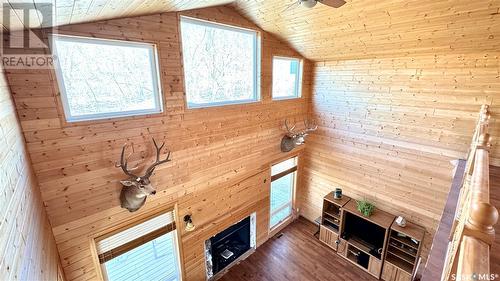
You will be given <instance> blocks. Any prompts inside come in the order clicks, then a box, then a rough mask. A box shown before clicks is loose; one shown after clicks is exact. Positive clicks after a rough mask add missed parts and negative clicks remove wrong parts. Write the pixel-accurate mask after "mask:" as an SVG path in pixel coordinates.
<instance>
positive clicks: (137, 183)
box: [116, 139, 170, 212]
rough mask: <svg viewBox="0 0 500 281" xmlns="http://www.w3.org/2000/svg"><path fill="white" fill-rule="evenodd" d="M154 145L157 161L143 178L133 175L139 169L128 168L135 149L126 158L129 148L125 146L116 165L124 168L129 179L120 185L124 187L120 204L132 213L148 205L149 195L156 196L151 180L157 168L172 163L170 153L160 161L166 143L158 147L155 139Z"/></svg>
mask: <svg viewBox="0 0 500 281" xmlns="http://www.w3.org/2000/svg"><path fill="white" fill-rule="evenodd" d="M153 144H154V146H155V148H156V160H155V161H154V162H153V164H151V165H150V166H149V167H148V168H147V169H146V172H145V173H144V175H143V176H138V175H136V174H135V173H133V171H134V170H137V169H138V167H134V168H129V167H128V158H129V157H130V156H131V155H132V154H133V149H132V152H131V153H130V154H129V155H128V156H127V157H125V149H126V148H127V144H125V145H124V146H123V148H122V153H121V157H120V163H117V164H116V167H117V168H122V170H123V172H124V173H125V175H127V176H128V177H129V178H128V179H126V180H122V181H120V183H121V184H122V185H123V187H122V191H121V193H120V203H121V207H122V208H125V209H127V210H129V211H130V212H135V211H137V210H139V209H140V208H141V207H142V206H143V205H144V203H146V198H147V197H148V195H154V194H156V189H155V188H154V187H153V186H152V185H151V181H150V179H149V178H150V177H151V176H152V175H153V172H154V170H155V168H156V166H158V165H160V164H163V163H166V162H169V161H170V151H168V154H167V157H166V158H165V159H163V160H160V155H161V150H162V149H163V147H164V146H165V143H162V144H161V146H158V144H156V141H155V139H153ZM132 148H133V147H132Z"/></svg>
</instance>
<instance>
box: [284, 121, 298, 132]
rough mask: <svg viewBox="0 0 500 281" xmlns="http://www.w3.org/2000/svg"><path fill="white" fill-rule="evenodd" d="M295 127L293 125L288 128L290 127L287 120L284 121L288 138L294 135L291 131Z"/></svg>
mask: <svg viewBox="0 0 500 281" xmlns="http://www.w3.org/2000/svg"><path fill="white" fill-rule="evenodd" d="M295 126H296V125H295V124H293V126H292V128H290V127H289V126H288V119H285V127H286V130H287V132H288V135H290V136H293V135H295V132H294V131H293V130H294V129H295Z"/></svg>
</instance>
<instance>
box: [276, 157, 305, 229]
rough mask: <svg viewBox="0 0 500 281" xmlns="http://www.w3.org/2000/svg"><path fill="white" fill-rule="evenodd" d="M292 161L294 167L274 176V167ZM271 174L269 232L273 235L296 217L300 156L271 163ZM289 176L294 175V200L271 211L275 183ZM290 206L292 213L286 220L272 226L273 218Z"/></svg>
mask: <svg viewBox="0 0 500 281" xmlns="http://www.w3.org/2000/svg"><path fill="white" fill-rule="evenodd" d="M291 159H294V166H293V167H291V168H289V169H286V170H284V171H281V172H279V173H277V174H275V175H273V174H272V167H273V166H275V165H278V164H281V163H283V162H286V161H288V160H291ZM270 170H271V171H270V172H271V173H270V174H271V181H270V183H269V232H270V233H273V232H275V231H277V230H279V229H281V228H282V227H283V226H284V225H285V224H286V223H287V222H288V221H289V220H290V219H291V218H292V217H293V215H294V213H293V212H294V207H295V192H296V190H297V178H298V170H299V156H298V155H294V156H291V157H287V158H284V159H280V160H279V161H277V162H274V163H271V165H270ZM289 174H292V175H293V180H292V181H293V183H292V191H291V192H292V198H291V199H290V202H289V203H286V204H284V205H283V206H281V207H280V208H278V209H276V210H275V211H272V210H271V199H272V198H271V192H272V186H273V185H272V184H273V181H276V180H278V179H280V178H282V177H284V176H287V175H289ZM288 205H290V208H291V212H290V214H289V215H288V216H287V217H285V218H284V219H282V220H281V221H279V222H277V223H276V224H274V225H271V217H272V216H273V214H276V213H278V212H280V211H281V210H283V209H284V208H286V207H288Z"/></svg>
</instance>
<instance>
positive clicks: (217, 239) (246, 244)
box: [210, 217, 250, 275]
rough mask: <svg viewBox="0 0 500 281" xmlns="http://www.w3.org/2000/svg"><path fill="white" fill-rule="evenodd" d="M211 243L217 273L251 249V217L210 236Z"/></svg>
mask: <svg viewBox="0 0 500 281" xmlns="http://www.w3.org/2000/svg"><path fill="white" fill-rule="evenodd" d="M210 244H211V254H212V271H213V274H214V275H215V274H217V273H218V272H220V271H221V270H223V269H224V268H225V267H226V266H227V265H229V264H230V263H231V262H233V261H234V260H236V259H237V258H239V257H240V256H241V255H243V254H244V253H246V252H247V251H248V250H249V249H250V217H247V218H245V219H243V220H242V221H240V222H239V223H237V224H235V225H233V226H231V227H229V228H227V229H225V230H224V231H222V232H220V233H219V234H217V235H215V236H214V237H212V238H210Z"/></svg>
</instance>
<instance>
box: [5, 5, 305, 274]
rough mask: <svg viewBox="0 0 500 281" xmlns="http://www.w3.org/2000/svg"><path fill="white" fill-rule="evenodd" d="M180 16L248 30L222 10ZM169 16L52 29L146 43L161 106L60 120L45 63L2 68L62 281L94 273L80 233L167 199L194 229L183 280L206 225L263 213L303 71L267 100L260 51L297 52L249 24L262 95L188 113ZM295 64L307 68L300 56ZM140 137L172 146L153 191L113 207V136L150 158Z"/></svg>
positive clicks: (116, 188)
mask: <svg viewBox="0 0 500 281" xmlns="http://www.w3.org/2000/svg"><path fill="white" fill-rule="evenodd" d="M183 14H185V15H190V16H194V17H199V18H203V19H208V20H213V21H219V22H223V23H227V24H233V25H238V26H242V27H247V28H254V29H257V30H260V29H258V28H257V27H256V26H255V25H254V24H252V23H251V22H249V21H247V20H246V19H244V18H242V17H241V16H240V15H239V14H237V13H236V12H235V11H234V10H233V9H232V8H228V7H216V8H207V9H202V10H194V11H190V12H184V13H183ZM178 16H179V14H178V13H164V14H156V15H151V16H143V17H135V18H123V19H116V20H109V21H103V22H96V23H87V24H79V25H72V26H64V27H60V28H59V32H61V33H65V34H74V35H81V36H95V37H100V38H111V39H125V40H133V41H145V42H155V43H156V44H158V49H159V57H160V71H161V83H162V88H163V95H164V100H165V108H166V113H165V114H162V115H152V116H147V117H144V116H142V117H136V118H128V119H117V120H109V121H98V122H85V123H80V124H78V123H76V124H73V125H68V124H65V123H64V121H63V117H62V116H61V113H62V112H61V110H60V108H59V107H58V98H57V93H58V89H57V84H56V82H55V81H54V76H53V73H52V72H51V71H46V70H29V71H21V70H18V71H10V72H9V73H8V80H9V84H10V85H11V87H12V89H13V96H14V99H15V103H16V107H17V110H18V112H19V116H20V119H21V125H22V129H23V132H24V136H25V138H26V142H27V145H28V148H29V153H30V156H31V159H32V162H33V167H34V171H35V173H36V176H37V178H38V180H39V182H40V189H41V193H42V199H43V202H44V205H45V208H46V210H47V214H48V217H49V220H50V222H51V224H52V227H53V232H54V235H55V239H56V242H57V246H58V249H59V254H60V256H61V259H62V263H63V267H64V271H65V273H66V277H67V278H68V279H69V280H95V279H96V278H97V272H96V269H95V265H94V260H93V259H92V256H91V251H90V248H89V246H90V243H91V241H90V240H89V237H92V236H94V235H95V234H96V233H99V232H102V231H103V230H104V229H106V228H109V227H112V226H116V225H118V224H120V223H122V222H124V221H127V220H131V219H133V218H135V217H138V216H142V215H144V214H146V213H147V212H151V211H152V210H154V209H155V208H158V207H162V206H168V205H172V204H175V203H178V204H179V214H180V215H183V214H185V213H186V212H187V211H188V210H189V211H190V212H192V213H193V214H194V216H193V220H194V223H195V224H196V225H198V227H199V229H201V230H197V231H195V232H194V233H192V234H189V235H183V236H182V242H183V247H182V248H183V249H182V250H183V260H184V265H185V267H186V274H187V280H199V278H200V277H201V276H202V273H203V272H204V268H202V267H201V266H202V264H201V259H202V256H200V255H201V252H200V249H201V248H200V247H201V245H202V244H201V241H202V240H203V239H206V237H208V235H211V234H213V233H215V232H214V229H216V228H217V227H219V226H220V227H222V226H223V225H228V224H229V222H230V221H232V220H233V219H234V221H232V222H235V221H236V218H240V217H241V216H242V215H243V214H245V215H246V214H247V213H249V212H253V211H258V213H257V216H258V217H259V216H264V215H265V211H263V210H267V208H268V206H267V205H266V204H267V203H266V202H267V201H268V193H267V192H268V190H266V189H265V188H263V185H262V184H263V183H262V184H258V183H261V182H262V180H263V178H264V177H267V176H264V175H263V174H262V173H264V172H265V171H267V170H268V165H269V163H270V162H271V161H274V160H276V159H277V158H279V157H282V156H283V153H281V152H280V148H279V143H280V139H281V137H282V135H283V132H282V130H281V129H280V127H281V124H282V121H283V120H284V119H285V118H287V117H288V118H297V119H299V118H302V117H304V116H305V115H306V113H307V98H308V93H309V91H310V88H309V84H310V81H309V79H308V78H309V77H308V76H306V77H305V81H304V87H303V92H304V97H303V98H301V99H296V100H288V101H272V100H271V74H272V69H271V57H272V55H284V56H297V55H298V54H297V53H296V52H294V51H293V50H291V49H290V48H289V47H288V46H287V45H286V44H283V43H281V42H280V41H278V40H276V39H275V38H274V37H272V36H270V35H269V34H267V33H265V32H262V31H261V35H262V63H261V64H262V73H261V74H262V75H261V92H262V101H261V102H258V103H253V104H245V105H233V106H225V107H217V108H207V109H193V110H188V109H186V108H185V95H184V92H183V91H184V89H183V72H182V64H181V50H180V45H179V44H180V42H179V33H178ZM96 63H98V62H96ZM305 72H306V73H310V72H311V71H310V65H309V63H307V61H306V64H305ZM151 137H155V138H156V139H157V140H163V141H165V142H166V145H167V147H168V148H169V149H170V150H172V156H171V158H172V161H171V162H169V163H168V164H165V165H163V166H161V167H158V168H157V169H156V175H155V176H153V178H152V179H153V182H154V184H155V186H156V187H157V189H158V193H157V194H156V195H155V196H153V197H150V198H148V202H147V203H146V205H145V207H144V208H143V209H141V210H140V211H138V212H137V213H134V214H130V213H129V212H128V211H126V210H124V209H121V208H120V207H119V200H118V195H119V192H120V188H121V186H120V184H119V182H118V181H119V180H120V179H123V178H125V176H124V175H123V174H122V173H121V172H120V170H119V169H116V168H114V164H115V161H116V160H118V157H119V153H120V149H121V147H122V145H123V144H124V143H125V142H128V143H134V145H135V149H136V152H137V153H136V155H135V160H141V158H145V159H147V160H150V159H151V158H150V156H152V155H151V153H152V143H151ZM133 158H134V157H133ZM239 182H241V183H240V184H238V183H239ZM229 187H231V188H229ZM243 189H245V190H243ZM238 190H241V192H242V193H241V194H240V193H238V192H236V191H238ZM226 192H228V193H226ZM234 192H236V193H234ZM211 194H220V197H217V198H218V200H221V201H220V202H219V201H214V200H213V199H212V198H210V199H207V198H208V196H210V195H211ZM245 194H246V195H248V196H243V195H245ZM225 196H226V197H225ZM227 196H229V197H227ZM198 199H199V200H202V201H201V202H200V201H198ZM233 200H235V202H233ZM215 202H217V205H214V203H215ZM219 203H220V204H219ZM194 206H196V207H194ZM225 219H228V220H225ZM258 220H259V242H261V241H262V239H265V237H266V235H267V226H266V227H264V224H267V222H263V221H262V217H261V218H258ZM205 230H206V231H205Z"/></svg>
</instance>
